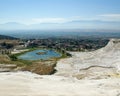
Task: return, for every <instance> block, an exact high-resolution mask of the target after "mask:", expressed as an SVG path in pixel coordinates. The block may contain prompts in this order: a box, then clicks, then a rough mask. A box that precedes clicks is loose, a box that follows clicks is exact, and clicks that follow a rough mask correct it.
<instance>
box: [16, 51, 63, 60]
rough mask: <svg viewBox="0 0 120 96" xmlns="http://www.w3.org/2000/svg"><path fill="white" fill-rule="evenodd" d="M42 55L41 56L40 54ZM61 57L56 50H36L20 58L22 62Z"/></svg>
mask: <svg viewBox="0 0 120 96" xmlns="http://www.w3.org/2000/svg"><path fill="white" fill-rule="evenodd" d="M40 53H41V54H40ZM55 57H61V54H59V53H57V52H55V51H54V50H43V49H42V50H34V51H31V52H27V53H25V54H22V55H20V56H18V59H22V60H41V59H42V60H48V59H50V58H55Z"/></svg>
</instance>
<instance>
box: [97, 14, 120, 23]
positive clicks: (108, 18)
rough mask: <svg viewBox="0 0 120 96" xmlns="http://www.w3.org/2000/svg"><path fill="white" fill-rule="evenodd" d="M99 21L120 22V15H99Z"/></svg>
mask: <svg viewBox="0 0 120 96" xmlns="http://www.w3.org/2000/svg"><path fill="white" fill-rule="evenodd" d="M98 19H100V20H102V21H115V22H120V14H102V15H98Z"/></svg>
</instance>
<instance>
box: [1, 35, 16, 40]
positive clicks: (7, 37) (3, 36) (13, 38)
mask: <svg viewBox="0 0 120 96" xmlns="http://www.w3.org/2000/svg"><path fill="white" fill-rule="evenodd" d="M0 39H10V40H15V39H17V38H15V37H11V36H5V35H0Z"/></svg>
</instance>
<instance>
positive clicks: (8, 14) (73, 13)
mask: <svg viewBox="0 0 120 96" xmlns="http://www.w3.org/2000/svg"><path fill="white" fill-rule="evenodd" d="M119 26H120V0H0V29H6V30H7V29H8V30H9V29H109V30H110V29H112V30H120V27H119Z"/></svg>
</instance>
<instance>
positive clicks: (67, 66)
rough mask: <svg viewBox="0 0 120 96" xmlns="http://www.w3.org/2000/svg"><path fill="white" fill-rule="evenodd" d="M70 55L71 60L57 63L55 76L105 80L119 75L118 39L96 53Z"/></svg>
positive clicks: (119, 40) (119, 44)
mask: <svg viewBox="0 0 120 96" xmlns="http://www.w3.org/2000/svg"><path fill="white" fill-rule="evenodd" d="M71 54H72V55H73V56H72V58H68V59H63V60H60V61H58V63H57V66H56V70H57V73H56V75H63V76H74V77H77V78H78V77H79V78H103V77H105V78H107V77H110V76H113V74H120V39H111V40H110V41H109V43H108V44H107V45H106V46H105V47H104V48H101V49H98V50H96V51H92V52H71ZM83 69H84V70H83ZM80 76H82V77H80Z"/></svg>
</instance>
